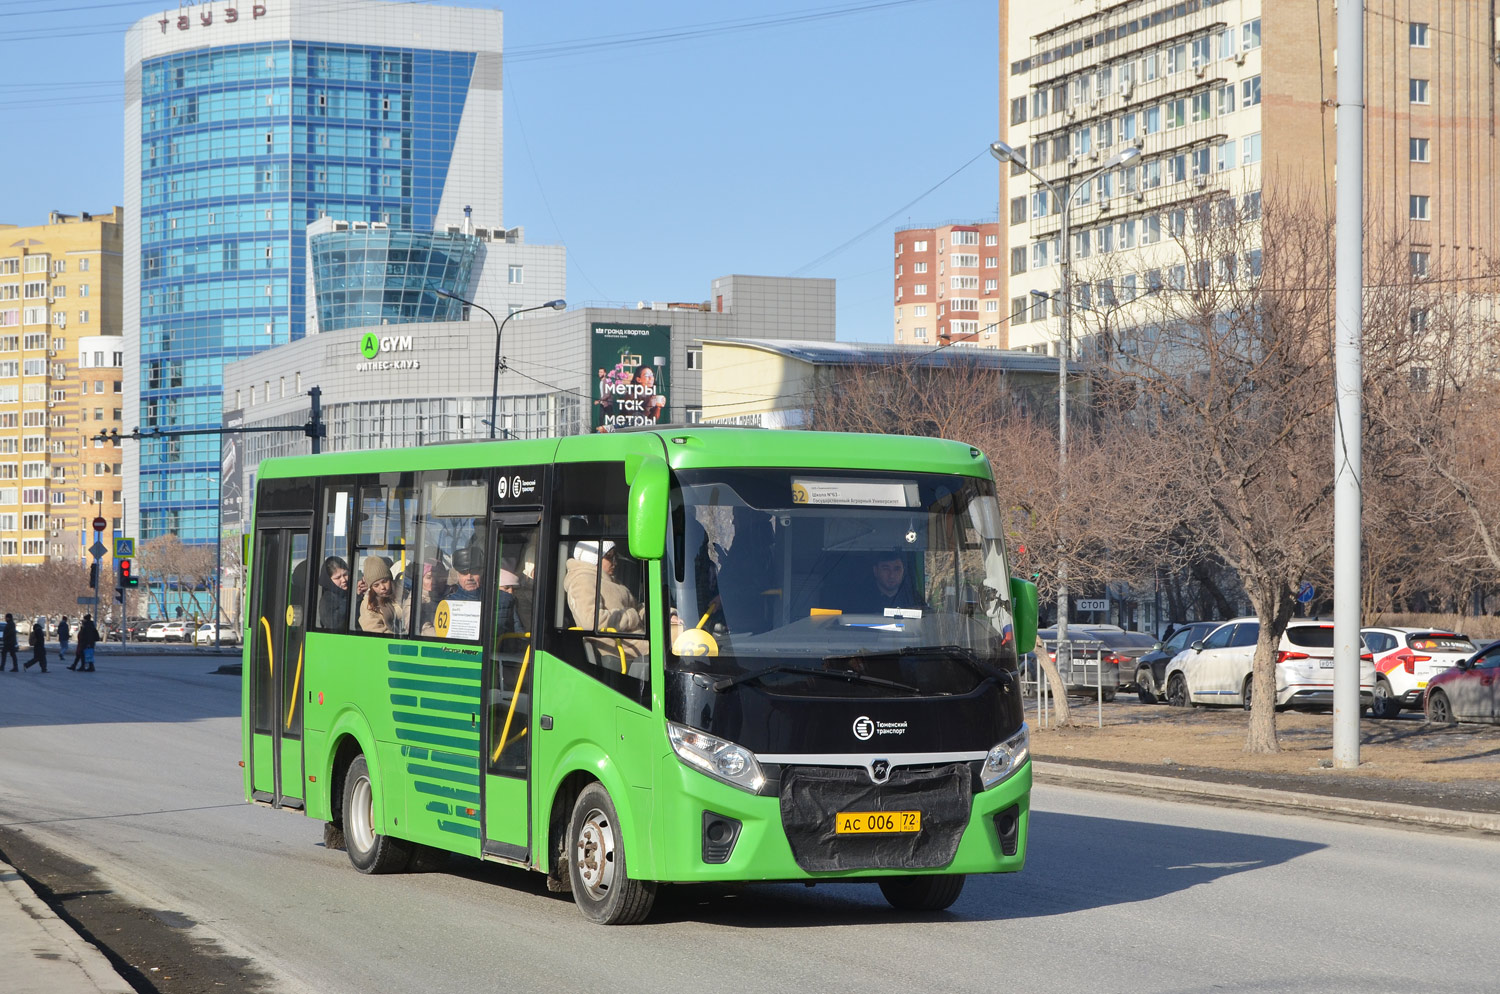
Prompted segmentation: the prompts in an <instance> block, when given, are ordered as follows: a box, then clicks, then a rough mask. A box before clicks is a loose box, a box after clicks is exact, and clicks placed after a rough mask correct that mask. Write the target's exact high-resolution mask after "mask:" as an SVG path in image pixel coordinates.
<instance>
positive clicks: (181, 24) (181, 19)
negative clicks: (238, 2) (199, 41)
mask: <svg viewBox="0 0 1500 994" xmlns="http://www.w3.org/2000/svg"><path fill="white" fill-rule="evenodd" d="M197 13H198V23H199V24H201V25H202V26H203V27H205V28H209V27H213V23H214V12H213V11H212V10H211V9H209V7H208V6H207V5H205V6H203V7H200V8H199V9H198V11H197ZM265 16H266V5H265V4H263V3H257V4H252V5H251V6H250V20H252V21H258V20H260V19H261V18H262V17H265ZM239 19H240V8H238V7H225V8H224V23H225V24H233V23H234V22H235V21H238V20H239ZM156 23H157V24H160V25H161V33H162V34H166V33H167V28H168V26H170V25H172V24H176V25H177V30H178V31H186V30H187V29H188V28H190V27H192V24H193V15H192V14H189V13H187V12H186V11H185V10H184V9H183V8H181V7H179V8H178V11H177V19H176V20H175V21H174V20H172V18H170V17H163V18H162V19H161V20H159V21H157V22H156Z"/></svg>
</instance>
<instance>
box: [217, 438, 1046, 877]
mask: <svg viewBox="0 0 1500 994" xmlns="http://www.w3.org/2000/svg"><path fill="white" fill-rule="evenodd" d="M642 456H657V457H661V458H664V459H665V460H666V462H667V464H668V465H669V466H671V467H672V469H674V470H683V469H700V468H702V469H712V468H724V467H737V466H749V467H754V466H778V467H791V468H803V467H806V468H809V469H814V470H817V469H824V470H828V469H831V470H839V469H865V470H869V469H874V470H879V469H881V468H884V467H889V468H891V470H892V471H893V472H923V473H950V474H957V475H964V476H973V477H980V478H985V479H988V478H990V475H991V474H990V464H989V461H988V460H987V459H986V458H985V456H984V455H983V454H982V453H980V452H978V451H977V450H975V449H972V448H970V447H969V446H968V445H966V444H963V443H959V442H948V441H941V440H934V439H926V438H915V437H904V436H884V435H861V434H830V433H818V432H799V431H765V430H756V429H731V428H713V429H698V428H695V427H682V428H666V429H662V430H659V431H654V432H626V433H614V434H599V435H581V436H574V437H569V438H563V439H538V440H510V441H504V442H480V443H472V444H462V445H435V446H428V447H424V448H419V449H409V450H400V451H399V452H379V451H374V452H371V451H358V452H342V453H329V454H324V455H317V456H294V457H287V458H279V459H268V460H266V461H264V462H263V463H262V464H261V466H260V470H259V476H260V478H261V479H278V478H298V477H301V478H316V477H324V476H342V475H353V474H359V473H372V472H390V471H394V470H397V469H399V470H400V471H403V472H406V471H411V472H419V471H422V470H442V469H457V468H463V467H471V466H501V467H503V466H510V465H517V466H519V465H545V464H549V463H568V462H592V461H604V460H621V461H623V460H626V459H627V458H630V457H634V458H631V459H630V461H631V462H632V463H635V464H637V465H639V462H640V457H642ZM650 575H651V581H650V582H651V585H652V589H656V590H660V589H661V575H660V563H659V562H653V563H652V564H651V574H650ZM247 599H248V593H247ZM246 606H247V609H248V603H247V605H246ZM664 627H665V622H664V619H663V617H662V614H661V612H653V613H652V616H651V632H650V635H651V639H652V647H653V660H652V677H651V680H652V682H651V687H652V697H651V703H650V707H649V708H647V707H643V706H641V705H639V704H637V703H635V702H634V701H631V700H629V699H627V698H625V697H624V696H622V695H621V694H619V693H617V692H615V691H614V690H612V689H610V688H609V687H607V686H605V685H604V684H602V683H600V682H599V681H597V680H595V679H593V678H592V677H591V676H589V675H588V674H586V673H584V672H582V671H580V670H579V669H577V668H575V667H573V666H571V665H569V664H567V663H565V662H563V661H562V660H560V659H558V658H556V657H554V656H551V655H549V654H548V653H545V652H540V651H538V652H537V653H536V654H535V657H534V666H535V669H534V671H533V681H534V682H533V686H532V702H531V715H530V726H529V728H528V737H529V739H530V743H531V772H530V784H531V785H532V786H531V788H530V790H531V793H530V797H529V800H528V797H527V782H526V781H522V780H516V779H512V778H506V777H498V776H491V775H488V774H487V773H486V772H485V763H484V759H485V757H484V755H483V749H484V745H483V743H482V741H481V739H480V732H481V727H480V715H481V714H482V706H483V701H482V695H481V672H482V661H483V653H482V648H481V646H479V645H474V646H466V645H459V644H444V643H437V642H431V641H425V642H424V641H406V642H403V641H398V640H384V639H376V638H370V637H367V636H360V635H340V634H332V633H319V632H308V633H307V635H306V639H307V641H306V660H307V661H306V681H305V690H304V693H305V695H306V696H305V697H304V698H303V700H302V702H301V704H302V706H303V708H304V733H303V734H304V740H303V743H304V748H305V764H306V773H307V776H308V777H309V778H310V779H309V782H306V783H304V784H302V786H303V787H304V788H305V790H304V793H305V795H306V807H305V811H306V813H307V815H308V816H309V817H313V818H318V819H323V820H328V819H330V818H331V817H332V812H333V808H334V806H335V805H336V804H337V803H339V801H338V799H335V798H333V797H331V796H330V791H331V790H332V786H333V782H334V776H333V774H334V762H335V759H336V757H337V755H338V753H339V750H340V748H341V745H342V744H343V743H346V742H349V741H351V740H352V741H353V743H355V744H356V747H357V749H358V750H359V751H360V752H363V753H364V755H365V757H366V760H367V762H369V764H370V773H371V778H372V780H373V782H374V785H375V799H376V809H375V825H374V828H375V831H377V832H379V833H381V834H385V835H392V836H396V837H400V838H403V839H408V840H411V841H414V842H420V843H424V844H427V845H432V846H436V847H439V848H442V849H447V850H451V851H454V852H458V853H463V854H467V855H472V856H479V855H480V848H481V838H482V837H483V836H484V835H485V834H488V835H489V837H490V838H494V839H498V840H501V841H506V842H514V843H515V844H524V843H527V842H528V841H529V845H530V863H531V865H532V866H533V867H534V868H536V869H540V870H546V869H548V868H549V866H548V864H549V862H550V861H551V859H552V855H553V854H552V853H551V852H549V851H548V850H549V846H548V844H547V840H548V838H549V829H550V818H551V812H552V807H553V803H554V799H555V798H556V796H557V794H558V792H559V791H560V790H561V789H562V785H563V783H564V781H565V780H566V779H567V778H568V777H569V776H570V775H573V774H576V773H585V774H587V775H588V776H589V777H591V778H593V779H595V780H598V781H599V782H600V783H601V784H602V785H603V786H604V787H605V789H607V790H608V791H609V793H610V796H611V798H612V799H613V800H614V802H615V806H616V808H617V810H618V813H619V817H620V823H621V834H622V836H623V839H624V845H625V858H626V862H627V865H628V866H629V869H630V873H631V875H632V876H634V877H637V878H638V879H645V880H660V881H683V882H688V881H704V880H716V881H737V880H745V881H750V880H809V879H819V880H823V879H827V880H836V879H859V878H874V877H880V876H894V875H902V874H903V873H906V872H908V871H902V870H859V871H850V872H847V873H826V874H825V873H819V874H809V873H807V872H805V871H803V870H802V869H801V868H800V867H798V866H797V864H796V861H795V860H794V859H793V857H792V853H791V848H790V846H789V844H788V843H787V841H786V837H785V834H784V833H783V831H782V828H781V813H780V800H779V799H778V798H776V797H761V796H756V795H751V794H747V793H745V792H744V791H741V790H738V789H736V788H733V787H730V786H728V785H727V784H723V783H720V782H719V781H717V780H714V779H712V778H711V777H708V776H706V775H704V774H702V773H701V772H699V771H697V770H695V769H692V768H689V767H687V766H685V765H684V764H683V763H682V762H681V761H679V760H678V759H677V757H676V755H675V754H674V753H673V751H672V748H671V745H670V744H669V743H668V741H667V736H666V728H665V717H664V705H663V701H662V698H661V688H662V686H663V683H662V658H663V653H664V651H665V648H666V644H665V631H664ZM249 643H250V640H249V639H246V640H245V642H244V643H243V644H244V645H245V647H246V648H245V650H244V651H245V654H246V656H247V657H248V654H249ZM250 672H251V668H250V662H249V660H248V658H247V659H246V663H245V673H246V674H247V677H246V680H245V686H244V688H243V690H242V694H241V706H242V715H244V716H245V717H244V718H242V730H241V746H242V754H243V755H244V756H246V758H247V760H248V759H249V758H250V756H251V754H252V750H253V751H254V759H255V765H256V768H257V769H259V768H260V767H262V766H264V767H265V768H266V769H267V770H269V763H270V759H271V756H270V745H269V740H267V741H266V742H265V743H264V744H262V743H261V741H260V740H261V739H263V738H265V737H264V736H252V735H251V732H250V727H249V720H248V715H249V713H250V712H249V708H250V699H249V696H250V695H249V678H248V674H249V673H250ZM544 714H545V715H549V716H551V718H552V720H553V727H552V728H551V729H550V730H548V731H545V732H542V731H540V730H539V729H540V726H539V719H540V717H541V716H542V715H544ZM295 769H297V770H299V771H300V765H299V766H297V767H295ZM296 775H300V772H299V773H298V774H296ZM286 779H287V780H288V782H290V780H291V779H292V778H291V777H288V778H286ZM1031 781H1032V769H1031V764H1030V763H1029V762H1028V763H1027V764H1025V765H1024V766H1023V767H1022V768H1021V769H1020V770H1018V771H1017V772H1016V773H1015V774H1014V775H1013V776H1011V777H1010V778H1009V779H1007V780H1006V781H1005V782H1003V783H1001V784H999V785H997V786H996V787H993V788H991V789H990V790H987V791H984V792H982V793H980V794H977V795H975V796H974V799H973V808H972V812H971V816H970V821H969V825H968V828H967V829H966V830H965V833H964V835H963V838H962V840H961V841H960V844H959V847H958V851H957V854H956V856H955V858H954V860H953V862H952V863H951V864H950V865H949V866H947V867H945V868H944V869H943V871H942V872H950V873H993V872H1006V871H1016V870H1020V869H1021V868H1022V866H1024V864H1025V856H1026V844H1027V836H1028V834H1029V827H1030V824H1029V813H1030V791H1031ZM481 782H482V783H483V784H484V791H483V796H484V798H485V802H486V806H485V807H484V808H483V809H481V805H480V798H481ZM245 789H246V796H247V797H248V796H250V794H251V791H252V789H253V786H252V784H251V783H250V770H249V768H248V767H247V769H246V772H245ZM1012 806H1015V807H1016V808H1017V810H1018V812H1019V814H1020V821H1019V825H1020V837H1019V846H1018V849H1017V854H1016V855H1015V856H1004V855H1003V854H1002V853H1001V850H1000V841H999V838H998V835H997V830H996V828H995V824H994V816H995V815H996V814H997V813H999V812H1001V811H1004V810H1006V809H1007V808H1010V807H1012ZM528 811H529V818H530V822H529V825H528V824H527V822H526V818H527V812H528ZM704 811H714V812H716V813H718V814H722V815H726V816H728V817H731V818H736V819H738V820H740V821H741V822H742V824H743V829H742V831H741V834H740V837H739V839H738V841H737V843H736V845H735V847H734V851H733V854H732V856H731V857H730V859H729V860H728V862H726V863H723V864H705V863H704V862H703V861H702V858H701V845H702V840H701V832H702V815H703V812H704ZM481 818H483V819H485V821H484V822H483V823H482V822H481ZM483 827H487V828H488V833H486V832H484V831H483V830H482V828H483ZM528 828H529V832H528ZM528 835H529V840H528Z"/></svg>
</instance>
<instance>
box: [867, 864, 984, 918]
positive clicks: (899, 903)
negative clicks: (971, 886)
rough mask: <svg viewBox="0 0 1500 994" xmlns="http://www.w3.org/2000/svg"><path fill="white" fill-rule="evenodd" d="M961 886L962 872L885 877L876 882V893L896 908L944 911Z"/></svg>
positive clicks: (962, 887) (962, 884)
mask: <svg viewBox="0 0 1500 994" xmlns="http://www.w3.org/2000/svg"><path fill="white" fill-rule="evenodd" d="M963 889H964V875H963V874H962V873H932V874H926V875H924V876H920V877H885V878H883V879H882V880H881V881H880V893H882V894H884V895H885V899H886V901H888V902H889V903H890V905H891V907H893V908H895V909H896V910H898V911H945V910H947V908H948V907H949V906H950V905H951V904H953V902H954V901H957V900H958V895H959V894H960V893H962V892H963Z"/></svg>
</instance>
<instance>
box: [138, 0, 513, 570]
mask: <svg viewBox="0 0 1500 994" xmlns="http://www.w3.org/2000/svg"><path fill="white" fill-rule="evenodd" d="M500 52H501V24H500V14H499V12H498V11H481V10H467V9H460V8H445V7H429V6H421V5H416V4H404V3H383V2H373V0H266V2H264V3H254V4H252V3H237V2H234V0H231V2H227V3H219V4H201V5H198V6H195V7H185V8H182V9H181V10H180V11H176V12H169V13H166V14H160V15H155V16H152V17H148V18H146V19H144V20H142V21H140V22H138V23H137V24H136V25H135V26H134V27H133V28H131V30H130V32H129V34H128V35H127V40H126V60H125V62H126V105H125V131H126V149H125V168H126V179H125V182H126V198H127V204H126V206H127V211H128V216H129V217H130V219H131V223H130V225H129V226H128V229H127V239H126V246H125V258H124V267H123V268H124V283H125V315H124V318H125V320H124V325H125V336H126V357H125V359H126V363H125V369H126V397H125V411H124V419H123V420H124V424H125V426H126V427H127V428H129V427H135V426H137V425H138V426H139V427H140V428H141V430H142V431H143V432H144V431H156V430H161V431H167V432H172V431H183V430H191V429H214V428H218V427H219V426H220V424H221V417H222V414H223V411H222V373H223V366H224V364H225V363H228V362H234V361H237V360H241V359H244V358H246V357H248V356H251V355H253V354H255V353H257V352H260V351H262V350H264V349H268V348H271V347H272V346H276V345H284V344H286V343H288V342H293V341H297V340H298V339H300V338H302V337H303V336H304V334H305V333H306V332H307V327H306V323H307V319H306V315H307V306H308V301H309V295H310V294H311V293H312V287H310V286H309V285H308V272H309V268H310V267H309V266H308V251H309V250H308V239H307V232H306V228H307V225H308V224H309V223H311V222H313V221H316V220H317V219H318V218H319V217H322V216H325V215H327V216H331V217H339V218H346V219H351V220H362V221H365V222H368V223H377V224H379V225H381V226H382V227H383V228H385V229H386V231H387V234H388V236H389V237H391V238H395V237H397V233H398V232H400V233H416V234H419V235H424V236H429V233H432V232H434V231H436V230H439V229H440V228H441V227H442V222H443V221H444V220H445V219H447V220H452V219H456V218H458V217H460V216H461V215H462V212H463V209H464V207H466V206H470V207H472V208H473V209H474V210H475V211H476V212H478V213H479V214H480V216H483V217H488V218H494V219H499V218H500V217H501V186H500V175H501V136H500V124H501V93H500ZM407 237H410V236H409V235H407ZM429 248H430V246H429ZM471 261H472V256H471ZM445 275H446V268H445ZM453 275H454V276H455V277H456V276H457V274H453ZM464 279H465V281H466V280H467V276H465V277H464ZM439 282H440V283H441V285H443V286H444V288H445V289H449V288H450V286H449V281H448V279H444V280H441V281H439ZM308 385H309V386H312V385H315V384H308ZM219 457H220V440H219V438H218V437H217V436H216V435H213V434H201V435H180V436H173V437H158V438H148V439H143V440H142V441H141V442H140V443H138V447H135V446H130V447H128V448H127V452H126V453H125V477H126V479H127V481H128V482H127V486H126V491H127V496H128V508H127V512H126V514H127V521H126V528H127V529H130V534H133V535H135V536H137V537H139V538H141V539H144V540H149V539H153V538H157V537H160V536H163V535H171V534H175V535H178V536H179V537H181V538H182V540H183V541H185V542H189V543H193V542H211V541H213V540H214V539H215V537H216V535H217V528H218V523H217V509H218V499H219V482H218V472H219ZM132 515H136V516H138V517H137V518H135V519H134V520H136V521H137V524H136V525H135V527H134V528H133V529H132V526H131V522H132V518H131V516H132Z"/></svg>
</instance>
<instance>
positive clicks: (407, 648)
mask: <svg viewBox="0 0 1500 994" xmlns="http://www.w3.org/2000/svg"><path fill="white" fill-rule="evenodd" d="M388 648H389V651H390V654H391V655H393V656H415V655H416V654H417V647H416V646H414V645H392V646H389V647H388Z"/></svg>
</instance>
